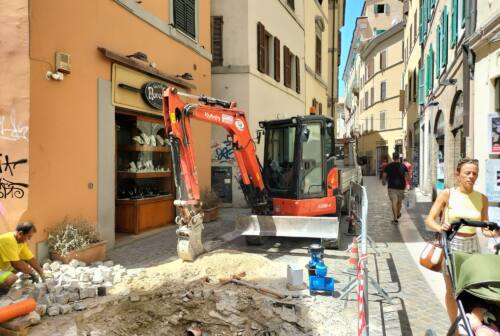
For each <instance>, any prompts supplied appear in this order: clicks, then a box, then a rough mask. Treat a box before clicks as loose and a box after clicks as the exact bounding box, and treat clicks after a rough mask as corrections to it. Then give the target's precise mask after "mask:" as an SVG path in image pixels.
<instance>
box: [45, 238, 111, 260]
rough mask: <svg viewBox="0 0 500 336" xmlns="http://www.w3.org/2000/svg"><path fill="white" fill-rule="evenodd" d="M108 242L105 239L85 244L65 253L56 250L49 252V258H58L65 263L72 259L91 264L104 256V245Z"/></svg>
mask: <svg viewBox="0 0 500 336" xmlns="http://www.w3.org/2000/svg"><path fill="white" fill-rule="evenodd" d="M107 244H108V241H107V240H103V241H100V242H98V243H94V244H92V245H89V246H86V247H84V248H83V249H81V250H75V251H71V252H68V253H67V254H65V255H61V254H59V253H57V252H53V251H51V252H50V259H52V260H58V261H61V262H63V263H65V264H67V263H69V262H70V261H71V260H72V259H76V260H78V261H83V262H84V263H86V264H91V263H93V262H96V261H102V260H104V259H105V258H106V246H107Z"/></svg>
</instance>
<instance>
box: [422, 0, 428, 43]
mask: <svg viewBox="0 0 500 336" xmlns="http://www.w3.org/2000/svg"><path fill="white" fill-rule="evenodd" d="M427 19H428V12H427V0H424V17H423V18H422V31H423V35H424V37H423V38H424V40H425V37H426V36H427Z"/></svg>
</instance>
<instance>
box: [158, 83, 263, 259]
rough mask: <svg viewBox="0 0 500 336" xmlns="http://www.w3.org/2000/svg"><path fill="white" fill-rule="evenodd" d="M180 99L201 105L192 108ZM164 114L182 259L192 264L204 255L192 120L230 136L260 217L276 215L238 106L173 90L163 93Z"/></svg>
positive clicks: (249, 196) (246, 191)
mask: <svg viewBox="0 0 500 336" xmlns="http://www.w3.org/2000/svg"><path fill="white" fill-rule="evenodd" d="M180 96H185V97H186V98H191V99H196V100H197V102H196V103H186V102H185V101H184V100H183V99H181V97H180ZM163 113H164V120H165V127H166V132H167V134H168V137H169V140H170V144H171V148H172V161H173V162H172V163H173V173H174V179H175V185H176V188H177V199H176V200H175V202H174V204H175V205H176V206H177V207H178V208H179V213H180V215H179V216H178V217H177V218H176V223H177V225H178V226H179V228H178V229H177V237H178V241H177V254H178V255H179V257H181V258H182V259H183V260H188V261H192V260H194V259H195V258H196V256H197V255H199V254H200V253H202V252H203V244H202V241H201V231H202V229H203V212H202V210H201V201H200V188H199V182H198V174H197V168H196V160H195V154H194V146H193V141H194V137H193V134H192V131H191V122H190V121H191V119H197V120H201V121H206V122H209V123H212V124H216V125H219V126H220V127H222V128H224V129H225V130H226V131H227V133H228V139H230V141H231V142H232V144H233V149H234V157H235V159H236V161H237V163H238V166H239V168H240V175H241V182H240V184H241V187H242V189H243V192H244V194H245V197H246V198H247V201H248V203H249V204H250V206H251V207H252V209H253V210H254V212H255V213H259V214H264V213H266V212H269V211H270V209H271V206H272V205H271V202H270V200H269V198H268V196H267V192H266V189H265V186H264V181H263V178H262V171H261V168H260V165H259V162H258V160H257V155H256V151H255V145H254V142H253V140H252V137H251V134H250V130H249V128H248V123H247V120H246V117H245V114H244V112H242V111H240V110H238V109H237V108H236V104H235V103H231V102H227V101H224V100H218V99H215V98H211V97H206V96H193V95H188V94H183V93H179V92H177V90H176V89H175V88H168V89H166V90H165V91H164V93H163Z"/></svg>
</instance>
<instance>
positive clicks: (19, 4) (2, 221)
mask: <svg viewBox="0 0 500 336" xmlns="http://www.w3.org/2000/svg"><path fill="white" fill-rule="evenodd" d="M0 8H2V10H1V11H2V14H1V15H0V26H1V27H2V28H1V29H0V233H4V232H6V231H11V230H13V229H14V227H15V225H16V223H17V222H18V221H19V219H20V217H21V216H22V214H23V213H24V212H25V211H26V209H27V207H28V200H29V198H28V194H29V192H28V191H29V188H28V187H25V186H21V185H18V184H17V183H24V184H29V183H30V181H29V169H28V167H29V162H25V161H24V163H21V162H19V163H18V164H14V162H16V161H19V160H25V159H28V157H29V121H30V120H29V117H30V114H29V106H30V85H29V81H30V63H29V17H28V0H20V1H8V0H0ZM11 183H16V184H15V185H12V184H11Z"/></svg>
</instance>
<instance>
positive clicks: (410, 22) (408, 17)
mask: <svg viewBox="0 0 500 336" xmlns="http://www.w3.org/2000/svg"><path fill="white" fill-rule="evenodd" d="M419 9H420V3H419V1H417V0H412V1H409V0H407V1H405V2H404V3H403V17H404V37H403V43H404V51H403V55H404V65H403V88H404V113H403V128H404V130H403V132H404V146H403V156H404V157H405V158H407V159H408V161H409V162H411V164H412V165H413V170H412V171H413V178H412V180H413V181H414V184H415V183H418V179H419V174H418V173H419V171H420V137H419V130H420V125H419V122H418V120H419V119H418V118H419V114H420V105H419V104H418V102H417V91H418V71H419V68H420V54H421V47H420V45H419V43H418V36H419V35H418V33H419V22H420V21H419Z"/></svg>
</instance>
